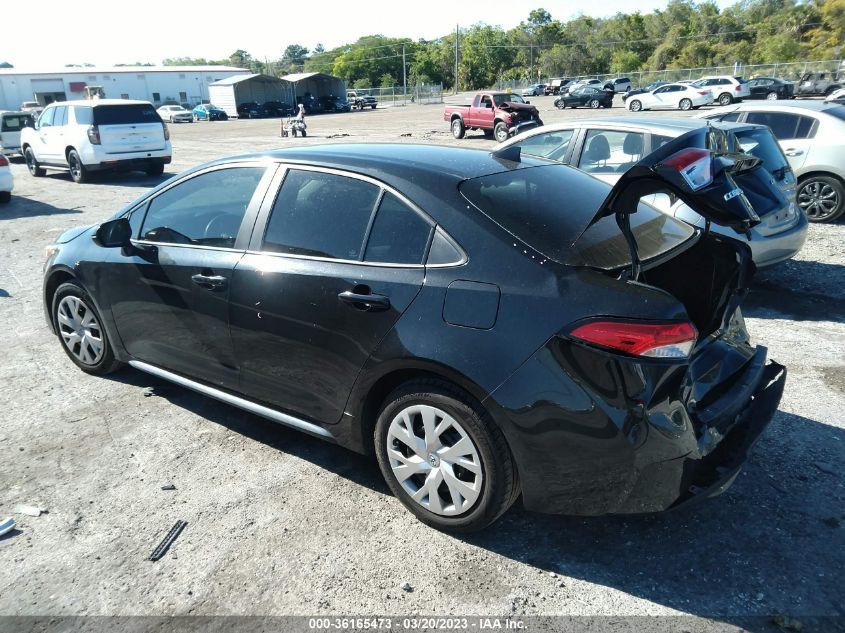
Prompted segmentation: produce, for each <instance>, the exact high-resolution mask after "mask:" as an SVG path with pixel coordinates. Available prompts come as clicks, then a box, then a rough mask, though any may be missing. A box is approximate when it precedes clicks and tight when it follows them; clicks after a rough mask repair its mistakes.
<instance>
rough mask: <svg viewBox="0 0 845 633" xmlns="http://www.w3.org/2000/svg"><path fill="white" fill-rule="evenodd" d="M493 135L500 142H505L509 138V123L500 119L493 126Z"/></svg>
mask: <svg viewBox="0 0 845 633" xmlns="http://www.w3.org/2000/svg"><path fill="white" fill-rule="evenodd" d="M493 136H494V137H496V140H497V141H498V142H499V143H504V142H505V141H507V140H508V125H507V123H504V122H503V121H499V122H498V123H496V125H494V126H493Z"/></svg>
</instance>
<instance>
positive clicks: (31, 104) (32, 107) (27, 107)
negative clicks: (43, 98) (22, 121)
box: [20, 101, 44, 115]
mask: <svg viewBox="0 0 845 633" xmlns="http://www.w3.org/2000/svg"><path fill="white" fill-rule="evenodd" d="M43 110H44V106H43V105H41V104H40V103H38V102H37V101H24V102H23V103H21V108H20V111H21V112H32V113H33V114H35V115H38V114H41V112H42V111H43Z"/></svg>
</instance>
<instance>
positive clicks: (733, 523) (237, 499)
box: [0, 97, 845, 631]
mask: <svg viewBox="0 0 845 633" xmlns="http://www.w3.org/2000/svg"><path fill="white" fill-rule="evenodd" d="M532 101H534V102H535V104H537V105H538V106H539V107H540V108H541V110H542V111H543V118H544V119H545V120H546V122H551V121H556V120H562V119H565V118H571V117H584V116H596V114H600V115H607V114H614V115H622V114H628V113H626V112H625V111H624V110H622V109H621V108H616V109H615V111H613V112H612V113H608V112H607V111H599V112H598V113H596V112H593V111H589V110H577V111H571V110H566V111H564V112H559V111H557V110H555V109H554V108H553V107H552V103H551V102H552V98H551V97H540V98H537V99H533V100H532ZM441 110H442V108H441V106H433V105H432V106H409V107H395V108H384V109H379V110H375V111H364V112H353V113H349V114H337V115H324V116H320V117H316V116H315V117H309V119H308V123H309V137H308V138H307V139H281V138H279V134H278V131H279V122H278V120H276V121H266V120H265V121H262V120H257V121H229V122H225V123H216V122H215V123H198V124H192V125H187V124H186V125H178V126H171V130H172V138H173V147H174V163H173V165H172V166H171V167H170V168H169V169H168V173H169V174H171V175H172V174H175V173H177V172H178V171H180V170H181V169H183V168H186V167H189V166H192V165H194V164H197V163H199V162H202V161H205V160H207V159H211V158H214V157H218V156H224V155H229V154H234V153H240V152H244V151H253V150H258V149H264V148H271V147H278V146H285V145H292V144H294V143H308V144H311V143H323V142H345V141H374V140H379V141H391V142H407V141H411V142H437V143H448V144H459V145H461V146H463V147H482V148H485V147H492V146H493V145H494V143H493V142H492V141H487V140H485V139H484V138H483V136H482V135H481V134H478V133H470V134H469V135H468V137H467V138H465V139H463V140H462V141H456V140H454V139H453V138H452V137H451V135H449V134H448V128H447V124H446V123H445V122H443V121H442V120H441ZM673 114H674V113H673ZM629 116H634V115H630V114H629ZM657 116H665V115H663V114H658V115H657ZM327 137H328V138H331V140H330V141H327V140H326V139H327ZM12 170H13V172H14V176H15V184H16V190H15V193H14V196H13V200H12V202H11V203H10V204H8V205H3V206H2V207H0V245H2V252H0V323H2V326H3V327H2V328H0V349H2V350H3V354H2V357H0V380H2V383H3V385H4V388H3V389H2V391H0V411H2V424H0V518H2V517H4V516H9V515H11V516H14V517H15V518H16V520H17V521H18V529H17V530H16V531H15V532H13V533H11V534H10V535H7V536H6V537H3V538H2V539H0V615H40V616H44V615H50V616H59V615H156V616H162V615H164V616H168V615H286V614H312V615H314V614H324V615H340V614H360V615H379V614H400V615H401V614H456V615H461V614H482V615H483V614H496V615H502V616H507V615H513V616H527V615H565V616H612V617H611V618H610V620H603V621H601V622H602V623H603V624H602V626H604V625H608V626H609V625H610V624H612V623H614V622H616V623H617V624H619V622H621V621H622V620H620V619H624V618H625V617H626V616H643V615H675V616H696V617H697V618H703V619H690V620H684V622H685V623H686V624H685V628H686V629H687V630H700V629H701V627H702V626H703V627H704V628H707V630H712V628H713V627H715V628H718V630H735V629H734V628H733V625H731V626H728V624H727V623H734V624H737V623H738V624H740V625H741V626H744V627H746V628H748V629H750V630H761V631H763V630H779V627H778V624H777V623H778V622H779V623H780V625H781V626H783V625H784V624H786V625H792V626H796V624H795V623H794V622H789V621H788V620H783V619H778V617H776V616H778V614H782V615H784V616H789V617H790V618H796V619H797V620H799V621H800V622H801V623H802V625H803V630H804V631H813V630H819V631H826V630H832V627H834V626H836V625H839V624H841V622H842V619H839V620H824V621H822V620H817V619H815V618H818V617H820V616H838V617H839V618H845V598H843V593H842V588H843V587H845V578H843V568H845V548H844V547H843V543H844V542H845V540H843V521H845V504H843V500H845V490H843V481H845V480H843V475H842V469H841V464H842V463H843V461H845V413H843V411H845V371H843V368H844V367H845V249H843V246H842V245H843V243H845V223H843V222H839V223H837V224H833V225H812V226H810V229H809V237H808V240H807V244H806V246H805V248H804V250H803V251H802V252H801V253H800V254H799V256H798V257H796V258H795V259H794V260H793V261H790V262H788V263H785V264H783V265H780V266H777V267H775V268H774V269H772V270H766V271H764V272H762V273H760V274H759V276H758V278H757V280H756V283H755V286H754V289H753V291H752V294H751V296H750V297H749V300H748V301H747V304H746V308H745V313H746V319H747V323H748V327H749V329H750V331H751V333H752V335H753V336H754V337H755V339H756V340H757V341H758V342H759V343H760V344H763V345H766V346H767V347H768V348H769V354H770V357H771V358H773V359H776V360H778V361H779V362H781V363H782V364H784V365H786V366H787V367H788V370H789V378H788V381H787V387H786V392H785V394H784V397H783V401H782V402H781V406H780V410H779V411H778V412H777V414H776V416H775V419H774V421H773V423H772V425H771V426H770V428H769V430H768V431H767V432H766V434H765V435H764V436H763V438H762V440H761V441H760V443H759V444H758V447H757V449H756V452H755V453H754V455H753V456H752V458H751V459H750V462H749V463H748V465H747V468H746V469H745V471H744V472H743V474H742V475H741V476H740V477H739V478H738V480H737V482H736V483H735V485H734V486H733V487H732V488H731V489H730V490H729V491H728V492H727V493H726V494H725V495H724V496H722V497H721V498H718V499H716V500H713V501H711V502H708V503H705V504H702V505H700V506H699V507H697V508H695V509H690V510H688V511H685V512H679V513H671V514H666V515H660V516H643V517H602V518H590V519H583V518H567V517H557V516H544V515H539V514H533V513H528V512H525V511H524V510H522V509H521V508H519V507H514V508H513V509H512V510H511V511H510V512H509V513H508V514H507V515H506V516H505V517H504V519H503V520H502V521H500V522H499V523H498V524H496V525H495V526H494V527H493V528H492V529H489V530H487V531H486V532H484V533H482V534H478V535H473V536H462V537H455V536H450V535H446V534H442V533H439V532H436V531H433V530H431V529H429V528H427V527H425V526H424V525H422V524H421V523H418V522H416V521H415V520H414V519H413V518H412V516H411V515H410V514H409V513H408V512H406V511H405V510H404V509H403V507H402V506H401V505H400V503H399V502H398V501H397V500H396V499H394V498H393V497H392V496H391V495H390V494H389V492H388V490H387V487H386V486H385V484H384V483H383V482H382V480H381V476H380V474H379V471H378V468H377V465H376V464H375V462H374V461H372V460H370V459H367V458H364V457H361V456H359V455H356V454H353V453H351V452H348V451H346V450H343V449H340V448H338V447H335V446H331V445H328V444H325V443H322V442H320V441H319V440H316V439H312V438H310V437H307V436H305V435H302V434H300V433H297V432H296V431H292V430H288V429H286V428H284V427H281V426H277V425H274V424H273V423H270V422H267V421H265V420H263V419H260V418H257V417H253V416H251V415H248V414H245V413H242V412H241V411H239V410H236V409H233V408H230V407H228V406H226V405H223V404H220V403H217V402H215V401H213V400H210V399H207V398H203V397H202V396H199V395H197V394H195V393H193V392H190V391H187V390H185V389H182V388H179V387H176V386H171V385H169V384H165V383H162V382H160V381H159V380H157V379H155V378H153V377H151V376H149V375H146V374H143V373H140V372H137V371H135V370H132V369H125V370H122V371H121V372H118V373H117V374H114V375H113V376H110V377H109V378H105V379H104V378H94V377H89V376H87V375H85V374H84V373H82V372H80V371H78V370H77V369H76V368H75V367H74V366H73V365H72V364H71V363H70V362H69V360H68V359H67V358H66V357H65V355H64V354H63V353H62V352H61V350H60V349H59V343H58V342H57V340H56V339H55V338H54V337H53V336H51V335H50V333H49V331H48V329H47V326H46V325H45V323H44V318H43V313H42V307H41V300H40V288H41V268H42V261H43V252H44V247H45V246H46V245H47V244H49V243H50V242H51V240H53V239H54V238H55V237H56V236H58V235H59V234H60V233H61V232H63V231H64V230H66V229H68V228H70V227H73V226H78V225H85V224H90V223H93V222H97V221H99V220H101V219H103V218H105V217H106V216H108V215H110V214H111V213H112V212H113V211H114V210H116V209H117V208H119V207H121V206H122V205H124V204H126V203H128V202H130V201H131V200H133V199H134V198H135V197H137V196H138V195H139V194H141V193H142V192H143V191H144V190H145V189H146V188H147V187H150V186H152V185H153V184H156V183H157V182H159V180H158V179H155V178H149V177H145V176H143V175H142V174H129V175H126V174H124V175H104V176H101V177H100V178H98V179H97V180H96V181H95V182H93V183H91V184H86V185H76V184H74V183H72V182H71V181H70V179H69V177H68V176H67V175H66V174H57V173H55V172H51V173H50V175H48V176H47V177H46V178H42V179H37V180H36V179H33V178H31V177H30V176H29V174H28V173H27V172H26V169H25V166H24V165H23V164H22V163H20V162H17V163H15V164H13V165H12ZM167 483H172V484H174V485H175V490H169V491H165V490H162V489H161V488H162V486H163V485H165V484H167ZM19 504H30V505H38V506H42V507H44V508H46V509H47V510H48V512H47V513H46V514H42V515H41V516H39V517H37V518H36V517H29V516H25V515H23V514H20V513H17V512H16V506H18V505H19ZM177 519H183V520H185V521H187V522H188V526H187V528H186V529H185V531H184V532H183V533H182V535H181V536H180V537H179V539H178V540H177V541H176V543H175V545H174V546H173V547H172V548H171V549H170V552H169V553H168V554H167V556H166V557H165V558H163V559H162V560H161V561H159V562H157V563H152V562H149V561H148V560H147V557H148V556H149V554H150V552H151V551H152V549H153V547H154V546H155V545H156V544H157V543H158V542H159V541H160V540H161V539H162V538H163V536H164V535H165V534H166V533H167V531H168V530H169V528H170V527H171V526H172V525H173V523H174V522H175V521H176V520H177ZM404 583H408V585H409V587H408V586H406V589H405V590H403V589H402V585H403V584H404ZM409 588H410V590H407V589H409ZM756 616H759V618H757V619H751V620H748V619H747V618H749V617H756ZM571 622H576V623H577V626H582V627H584V628H589V627H587V624H588V623H590V622H599V621H591V620H574V621H570V623H571ZM743 622H744V624H743ZM558 624H559V623H558ZM2 627H3V624H2V620H0V628H2ZM708 627H710V628H708ZM611 628H612V627H611ZM590 630H599V629H590ZM602 630H604V629H602ZM613 630H621V629H620V628H619V627H617V628H613ZM640 630H642V629H640ZM702 630H703V629H702Z"/></svg>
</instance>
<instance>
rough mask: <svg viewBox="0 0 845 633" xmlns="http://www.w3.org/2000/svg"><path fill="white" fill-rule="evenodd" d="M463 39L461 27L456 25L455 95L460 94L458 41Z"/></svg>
mask: <svg viewBox="0 0 845 633" xmlns="http://www.w3.org/2000/svg"><path fill="white" fill-rule="evenodd" d="M460 38H461V31H460V25H458V24H456V25H455V94H458V40H459V39H460Z"/></svg>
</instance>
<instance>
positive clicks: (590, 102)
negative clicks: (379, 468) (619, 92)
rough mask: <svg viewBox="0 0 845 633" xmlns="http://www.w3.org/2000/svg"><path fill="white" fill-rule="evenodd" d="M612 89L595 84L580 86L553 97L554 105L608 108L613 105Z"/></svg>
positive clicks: (561, 108) (559, 106)
mask: <svg viewBox="0 0 845 633" xmlns="http://www.w3.org/2000/svg"><path fill="white" fill-rule="evenodd" d="M613 94H614V93H613V90H602V89H601V88H597V87H595V86H580V87H578V88H575V89H574V90H570V91H569V92H568V93H567V94H565V95H560V96H559V97H558V98H557V99H555V107H556V108H558V109H560V110H563V109H564V108H577V107H579V106H581V107H590V108H593V109H595V108H610V107H612V106H613Z"/></svg>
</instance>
